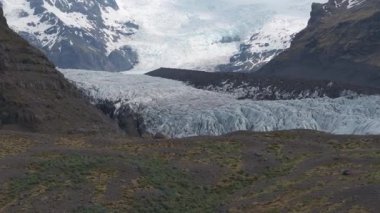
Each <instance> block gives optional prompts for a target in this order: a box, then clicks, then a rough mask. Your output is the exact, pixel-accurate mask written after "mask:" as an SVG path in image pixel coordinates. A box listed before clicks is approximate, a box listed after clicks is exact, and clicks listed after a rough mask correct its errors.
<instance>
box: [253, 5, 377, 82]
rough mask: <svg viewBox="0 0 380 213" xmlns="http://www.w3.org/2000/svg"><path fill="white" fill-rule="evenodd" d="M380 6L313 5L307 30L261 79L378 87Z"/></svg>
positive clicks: (265, 68) (273, 63)
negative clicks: (302, 79)
mask: <svg viewBox="0 0 380 213" xmlns="http://www.w3.org/2000/svg"><path fill="white" fill-rule="evenodd" d="M379 17H380V2H379V1H377V0H360V1H351V0H350V1H347V0H330V1H329V2H328V3H326V4H313V8H312V12H311V19H310V21H309V24H308V27H307V28H306V29H305V30H303V31H302V32H300V33H299V34H297V35H296V37H295V38H294V40H293V42H292V45H291V47H290V49H288V50H286V51H285V52H284V53H282V54H280V55H279V56H278V57H276V58H275V59H274V60H273V61H271V62H270V63H269V64H268V65H266V66H264V67H263V68H262V69H261V70H260V71H259V73H260V74H262V75H266V76H281V77H287V78H304V79H325V80H336V81H342V82H346V83H351V84H357V85H363V86H372V87H380V86H379V85H380V63H379V62H380V36H379V32H380V22H379V20H380V18H379Z"/></svg>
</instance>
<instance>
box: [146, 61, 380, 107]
mask: <svg viewBox="0 0 380 213" xmlns="http://www.w3.org/2000/svg"><path fill="white" fill-rule="evenodd" d="M147 75H150V76H155V77H162V78H167V79H172V80H178V81H182V82H186V83H188V84H189V85H191V86H193V87H196V88H198V89H206V90H211V91H217V92H224V93H230V94H234V95H236V97H237V98H239V99H254V100H279V99H282V100H284V99H300V98H317V97H330V98H337V97H341V96H350V95H356V94H359V95H374V94H380V89H375V88H370V87H363V86H353V85H350V84H344V83H338V82H334V81H324V80H303V79H300V80H297V79H286V78H275V77H264V76H257V75H255V74H253V73H221V72H214V73H212V72H201V71H191V70H179V69H169V68H161V69H158V70H155V71H152V72H150V73H148V74H147Z"/></svg>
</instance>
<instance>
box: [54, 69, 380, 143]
mask: <svg viewBox="0 0 380 213" xmlns="http://www.w3.org/2000/svg"><path fill="white" fill-rule="evenodd" d="M61 72H63V74H64V75H65V76H66V77H67V78H68V79H70V80H71V81H73V82H75V83H76V84H77V86H78V87H79V88H81V89H83V90H85V91H87V93H88V94H89V95H90V96H91V97H92V98H93V99H94V100H95V101H96V100H109V101H113V102H115V103H116V106H117V107H120V106H122V105H128V106H129V107H130V108H131V109H133V110H135V111H136V113H139V114H140V115H141V116H142V117H143V120H144V124H145V127H146V131H148V132H149V133H152V134H155V133H163V134H165V135H167V136H170V137H174V138H178V137H188V136H198V135H222V134H225V133H229V132H234V131H239V130H252V131H272V130H289V129H311V130H319V131H325V132H329V133H334V134H356V135H361V134H380V96H363V97H355V98H344V97H342V98H337V99H329V98H318V99H304V100H289V101H286V100H284V101H251V100H236V99H235V98H234V97H233V96H230V95H228V94H220V93H217V92H211V91H205V90H200V89H195V88H193V87H190V86H187V85H186V84H184V83H182V82H178V81H173V80H168V79H162V78H156V77H150V76H145V75H125V74H120V73H108V72H92V71H83V70H61Z"/></svg>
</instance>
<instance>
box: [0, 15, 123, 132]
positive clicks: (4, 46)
mask: <svg viewBox="0 0 380 213" xmlns="http://www.w3.org/2000/svg"><path fill="white" fill-rule="evenodd" d="M0 124H1V125H0V127H1V128H3V129H22V130H32V131H41V132H88V131H113V130H116V128H114V125H113V124H112V123H111V121H109V120H108V119H107V118H106V117H105V116H104V115H103V114H102V113H101V112H100V111H98V110H97V109H96V108H94V107H92V106H90V105H89V104H88V103H87V102H86V101H84V99H83V97H82V95H81V93H80V92H78V90H77V89H76V88H75V87H74V86H73V85H72V84H71V83H69V82H68V81H67V80H66V79H65V78H64V77H63V75H62V74H60V73H59V72H58V71H56V70H55V68H54V65H53V64H52V63H50V62H49V61H48V60H47V58H46V57H45V56H44V55H43V54H42V53H41V52H40V51H39V50H37V49H36V48H33V47H32V46H30V45H29V44H28V43H27V42H26V41H24V40H23V39H22V38H21V37H19V36H18V35H17V34H16V33H14V32H13V31H11V30H10V29H9V28H8V26H7V24H6V21H5V18H4V17H3V14H2V11H1V18H0Z"/></svg>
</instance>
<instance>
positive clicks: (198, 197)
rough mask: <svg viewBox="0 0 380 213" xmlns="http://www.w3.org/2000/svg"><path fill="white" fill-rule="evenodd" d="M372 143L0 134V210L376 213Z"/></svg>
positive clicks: (377, 182) (303, 135)
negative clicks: (143, 138)
mask: <svg viewBox="0 0 380 213" xmlns="http://www.w3.org/2000/svg"><path fill="white" fill-rule="evenodd" d="M379 142H380V138H379V137H354V136H331V135H326V134H322V133H317V132H307V131H305V132H303V131H293V132H276V133H244V132H242V133H235V134H231V135H228V136H224V137H198V138H188V139H182V140H165V139H163V140H151V141H149V140H148V141H146V140H145V141H143V140H142V139H124V138H121V137H120V138H118V137H114V138H109V137H105V136H104V137H102V136H96V135H94V136H88V135H87V136H84V135H73V136H70V137H62V136H47V135H39V134H20V133H15V132H1V134H0V147H1V151H0V212H48V211H51V210H52V209H58V211H62V212H376V209H379V208H380V204H379V203H378V200H379V199H380V194H379V193H378V192H379V190H380V173H379V171H380V143H379Z"/></svg>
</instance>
